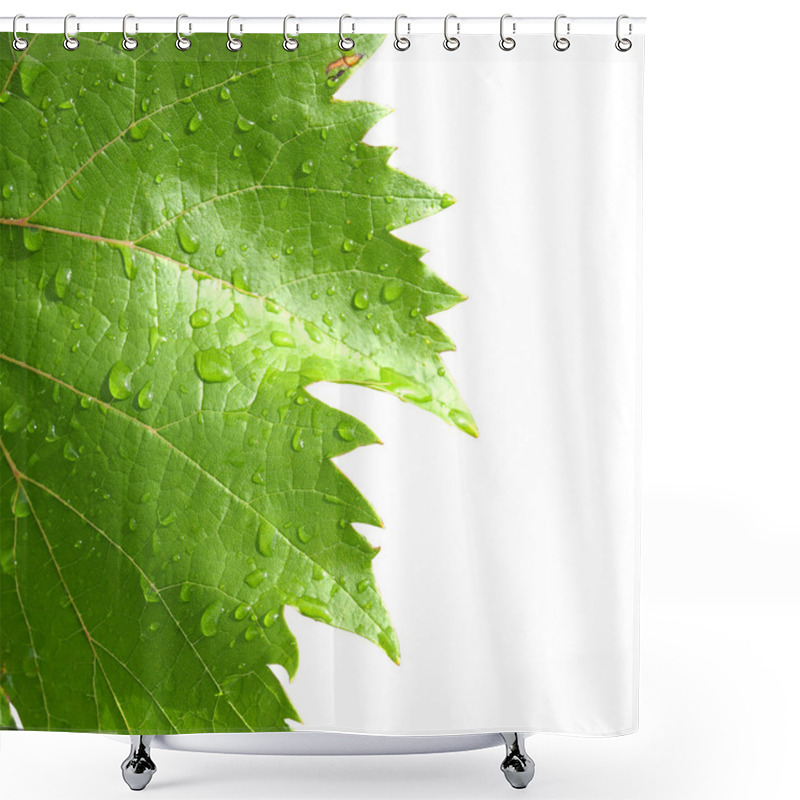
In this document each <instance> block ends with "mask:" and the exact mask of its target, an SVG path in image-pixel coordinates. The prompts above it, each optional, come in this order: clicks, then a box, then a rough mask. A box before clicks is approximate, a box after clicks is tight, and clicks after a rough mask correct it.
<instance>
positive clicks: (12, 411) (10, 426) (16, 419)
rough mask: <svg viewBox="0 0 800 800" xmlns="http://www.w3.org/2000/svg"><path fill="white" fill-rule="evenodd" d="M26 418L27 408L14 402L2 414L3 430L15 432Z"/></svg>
mask: <svg viewBox="0 0 800 800" xmlns="http://www.w3.org/2000/svg"><path fill="white" fill-rule="evenodd" d="M27 419H28V410H27V409H26V408H25V406H23V405H21V404H20V403H14V404H13V405H11V406H10V407H9V408H8V409H7V410H6V413H5V414H3V430H4V431H8V432H9V433H16V432H17V431H18V430H20V429H21V428H22V426H23V425H24V424H25V422H26V421H27Z"/></svg>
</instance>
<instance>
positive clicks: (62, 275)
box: [53, 264, 72, 300]
mask: <svg viewBox="0 0 800 800" xmlns="http://www.w3.org/2000/svg"><path fill="white" fill-rule="evenodd" d="M71 280H72V270H71V269H70V268H69V267H67V266H64V265H63V264H62V265H61V266H60V267H59V268H58V269H57V270H56V274H55V275H54V276H53V288H54V289H55V292H56V297H58V299H59V300H63V299H64V298H65V297H66V295H67V289H68V288H69V283H70V281H71Z"/></svg>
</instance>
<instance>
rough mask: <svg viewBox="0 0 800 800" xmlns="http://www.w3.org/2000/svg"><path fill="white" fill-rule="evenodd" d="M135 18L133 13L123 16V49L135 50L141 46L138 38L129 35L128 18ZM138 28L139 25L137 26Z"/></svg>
mask: <svg viewBox="0 0 800 800" xmlns="http://www.w3.org/2000/svg"><path fill="white" fill-rule="evenodd" d="M129 19H135V17H134V16H133V14H126V15H125V16H124V17H123V18H122V49H123V50H135V49H136V48H137V47H138V46H139V42H137V41H136V39H134V38H132V37H130V36H128V20H129ZM137 28H138V26H137Z"/></svg>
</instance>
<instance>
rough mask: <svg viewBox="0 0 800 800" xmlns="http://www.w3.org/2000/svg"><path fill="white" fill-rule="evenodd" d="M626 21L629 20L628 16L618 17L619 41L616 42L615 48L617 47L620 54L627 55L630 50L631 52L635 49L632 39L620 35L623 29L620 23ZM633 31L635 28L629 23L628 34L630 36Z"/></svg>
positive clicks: (621, 15)
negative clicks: (632, 48)
mask: <svg viewBox="0 0 800 800" xmlns="http://www.w3.org/2000/svg"><path fill="white" fill-rule="evenodd" d="M624 19H628V15H627V14H620V15H619V16H618V17H617V41H616V42H614V47H616V48H617V50H619V51H620V53H627V52H628V50H630V49H631V47H633V42H632V41H631V40H630V39H627V38H623V37H622V36H620V35H619V31H620V27H621V26H620V23H621V22H622V20H624ZM632 31H633V28H632V27H631V24H630V22H629V23H628V33H629V34H630V33H631V32H632Z"/></svg>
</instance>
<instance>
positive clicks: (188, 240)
mask: <svg viewBox="0 0 800 800" xmlns="http://www.w3.org/2000/svg"><path fill="white" fill-rule="evenodd" d="M177 233H178V242H179V243H180V245H181V249H182V250H183V251H184V252H186V253H196V252H197V251H198V250H199V249H200V241H199V240H198V238H197V237H196V236H194V235H192V234H191V233H190V232H189V229H188V228H187V227H186V225H185V223H184V221H183V219H181V220H180V221H179V222H178V226H177Z"/></svg>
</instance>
